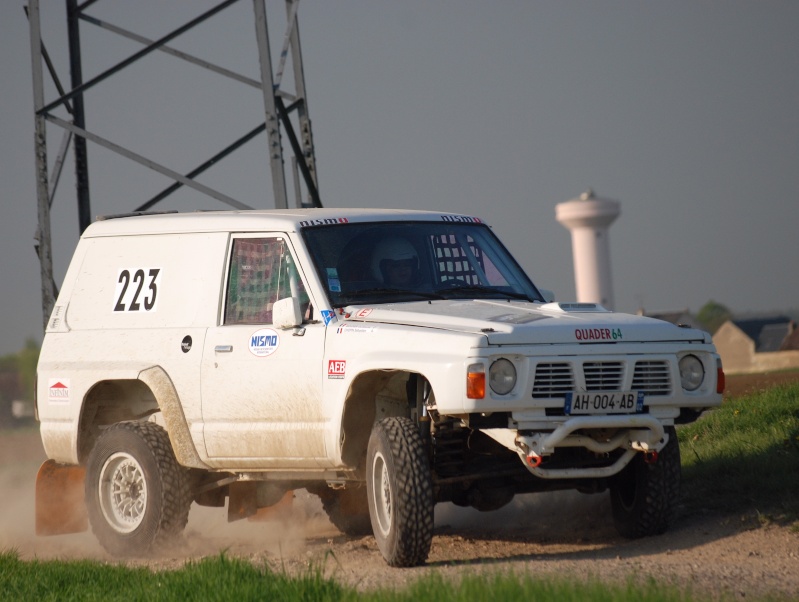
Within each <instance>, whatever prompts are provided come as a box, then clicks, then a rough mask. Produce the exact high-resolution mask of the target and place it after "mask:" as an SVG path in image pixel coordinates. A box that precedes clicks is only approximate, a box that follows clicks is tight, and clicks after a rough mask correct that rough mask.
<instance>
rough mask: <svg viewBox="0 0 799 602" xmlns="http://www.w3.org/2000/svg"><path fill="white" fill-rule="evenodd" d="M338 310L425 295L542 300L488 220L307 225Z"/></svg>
mask: <svg viewBox="0 0 799 602" xmlns="http://www.w3.org/2000/svg"><path fill="white" fill-rule="evenodd" d="M302 235H303V237H304V238H305V242H306V244H307V246H308V249H309V251H310V253H311V256H312V257H313V261H314V265H315V267H316V270H317V272H318V274H319V278H320V280H321V281H322V283H323V285H324V286H325V288H326V289H327V294H328V298H329V299H330V301H331V304H332V305H333V307H344V306H346V305H350V304H358V305H363V304H369V305H373V304H379V303H393V302H400V301H418V300H422V299H522V300H528V301H543V297H542V296H541V293H539V292H538V290H537V289H536V288H535V286H534V285H533V283H532V282H530V279H529V278H528V277H527V275H526V274H525V273H524V272H523V271H522V269H521V268H520V267H519V265H518V264H517V263H516V261H515V260H514V259H513V257H512V256H511V255H510V253H508V251H507V250H506V249H505V247H504V246H502V243H501V242H499V240H498V239H497V238H496V237H495V236H494V234H493V232H491V230H490V229H489V228H488V227H487V226H486V225H484V224H474V223H451V222H442V223H438V222H381V223H364V224H357V223H355V224H353V223H350V224H338V225H333V226H316V227H309V228H305V229H303V230H302Z"/></svg>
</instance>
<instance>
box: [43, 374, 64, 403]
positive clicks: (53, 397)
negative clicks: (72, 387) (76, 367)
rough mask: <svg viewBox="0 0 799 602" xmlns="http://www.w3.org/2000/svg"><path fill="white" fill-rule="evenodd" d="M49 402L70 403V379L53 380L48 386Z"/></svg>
mask: <svg viewBox="0 0 799 602" xmlns="http://www.w3.org/2000/svg"><path fill="white" fill-rule="evenodd" d="M47 401H49V402H50V403H69V379H68V378H51V379H50V380H49V382H48V385H47Z"/></svg>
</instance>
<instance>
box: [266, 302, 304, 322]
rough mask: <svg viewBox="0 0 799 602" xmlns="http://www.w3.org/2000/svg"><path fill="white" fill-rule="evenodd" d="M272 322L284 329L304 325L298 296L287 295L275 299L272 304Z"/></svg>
mask: <svg viewBox="0 0 799 602" xmlns="http://www.w3.org/2000/svg"><path fill="white" fill-rule="evenodd" d="M272 323H273V324H274V325H275V326H277V327H278V328H280V329H282V330H287V329H289V328H296V327H297V326H301V325H302V312H301V311H300V300H299V298H297V297H286V298H285V299H280V300H279V301H275V304H274V305H273V306H272Z"/></svg>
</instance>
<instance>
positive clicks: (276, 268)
mask: <svg viewBox="0 0 799 602" xmlns="http://www.w3.org/2000/svg"><path fill="white" fill-rule="evenodd" d="M292 294H293V295H294V296H296V297H299V298H300V303H302V304H303V307H304V306H305V304H306V303H307V301H308V295H307V294H306V293H305V288H304V287H303V284H302V280H301V279H300V278H299V277H298V275H297V270H296V267H295V264H294V260H293V258H292V256H291V253H290V252H289V250H288V247H287V246H286V242H285V240H283V239H282V238H237V239H235V240H234V241H233V251H232V254H231V260H230V271H229V273H228V284H227V301H226V304H225V324H271V323H272V307H273V305H274V303H275V301H278V300H279V299H284V298H286V297H290V296H292Z"/></svg>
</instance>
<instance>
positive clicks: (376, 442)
mask: <svg viewBox="0 0 799 602" xmlns="http://www.w3.org/2000/svg"><path fill="white" fill-rule="evenodd" d="M366 490H367V494H368V498H369V515H370V517H371V521H372V531H373V532H374V535H375V540H376V541H377V546H378V547H379V548H380V552H381V553H382V554H383V558H385V560H386V562H387V563H388V564H389V565H390V566H396V567H408V566H417V565H420V564H424V562H425V560H427V555H428V554H429V553H430V544H431V542H432V539H433V507H434V504H435V502H434V499H433V481H432V475H431V473H430V463H429V461H428V458H427V454H426V453H425V448H424V443H423V441H422V438H421V436H420V435H419V428H418V426H417V425H416V424H415V423H414V422H413V421H412V420H410V419H409V418H404V417H390V418H383V419H382V420H380V421H379V422H377V423H375V425H374V427H373V428H372V434H371V437H370V438H369V447H368V450H367V455H366Z"/></svg>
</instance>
